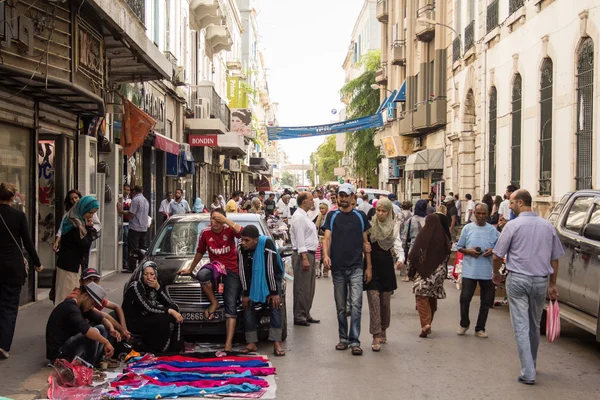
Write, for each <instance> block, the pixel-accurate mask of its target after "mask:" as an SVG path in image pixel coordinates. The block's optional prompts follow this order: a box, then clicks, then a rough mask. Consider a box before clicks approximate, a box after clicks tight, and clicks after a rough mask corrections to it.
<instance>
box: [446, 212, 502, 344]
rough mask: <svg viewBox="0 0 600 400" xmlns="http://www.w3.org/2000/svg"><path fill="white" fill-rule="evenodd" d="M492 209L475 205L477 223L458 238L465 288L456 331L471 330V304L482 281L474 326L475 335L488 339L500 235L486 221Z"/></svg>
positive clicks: (459, 333)
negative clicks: (486, 327) (494, 263)
mask: <svg viewBox="0 0 600 400" xmlns="http://www.w3.org/2000/svg"><path fill="white" fill-rule="evenodd" d="M488 214H489V210H488V206H487V205H486V204H484V203H478V204H477V205H476V206H475V223H474V224H467V225H465V227H464V228H463V230H462V232H461V234H460V239H459V240H458V245H457V248H458V251H460V252H461V253H462V254H464V258H463V261H462V289H461V291H460V327H459V328H458V330H457V331H456V333H457V334H458V335H460V336H463V335H464V334H465V333H467V331H468V330H469V325H470V324H471V321H470V320H469V307H470V305H471V300H472V299H473V294H474V293H475V289H476V288H477V284H479V289H480V293H481V303H480V306H479V316H478V317H477V324H476V325H475V336H477V337H480V338H487V337H488V335H487V333H485V323H486V321H487V317H488V311H489V310H490V308H491V307H492V306H493V305H494V298H495V287H494V282H492V273H493V265H492V262H493V257H492V256H493V250H494V246H495V245H496V242H497V241H498V237H499V236H500V234H499V233H498V231H497V230H496V228H494V227H493V226H492V225H490V224H488V223H486V222H485V221H486V219H487V217H488Z"/></svg>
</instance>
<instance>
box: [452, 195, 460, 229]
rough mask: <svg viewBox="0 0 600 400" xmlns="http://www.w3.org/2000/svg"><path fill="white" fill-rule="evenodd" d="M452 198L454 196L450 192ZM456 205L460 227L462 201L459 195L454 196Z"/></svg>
mask: <svg viewBox="0 0 600 400" xmlns="http://www.w3.org/2000/svg"><path fill="white" fill-rule="evenodd" d="M450 196H452V192H450ZM454 205H455V206H456V216H457V217H458V218H456V221H457V222H458V225H460V221H462V218H461V217H462V201H460V196H459V195H458V193H457V194H455V195H454Z"/></svg>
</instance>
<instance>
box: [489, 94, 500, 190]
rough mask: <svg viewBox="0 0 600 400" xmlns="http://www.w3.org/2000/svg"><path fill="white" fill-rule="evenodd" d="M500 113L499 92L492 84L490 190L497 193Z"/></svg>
mask: <svg viewBox="0 0 600 400" xmlns="http://www.w3.org/2000/svg"><path fill="white" fill-rule="evenodd" d="M497 115H498V93H497V92H496V88H495V87H493V86H492V89H491V90H490V130H489V132H490V135H489V139H490V140H489V148H488V156H489V157H488V191H489V193H491V194H492V195H495V194H496V132H497V131H496V125H497V123H496V122H497V120H496V117H497Z"/></svg>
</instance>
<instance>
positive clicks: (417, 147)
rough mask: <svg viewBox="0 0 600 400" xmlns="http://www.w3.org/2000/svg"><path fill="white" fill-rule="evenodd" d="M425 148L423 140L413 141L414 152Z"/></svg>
mask: <svg viewBox="0 0 600 400" xmlns="http://www.w3.org/2000/svg"><path fill="white" fill-rule="evenodd" d="M422 147H423V139H422V138H416V139H413V150H420V149H421V148H422Z"/></svg>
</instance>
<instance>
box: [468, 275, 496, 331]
mask: <svg viewBox="0 0 600 400" xmlns="http://www.w3.org/2000/svg"><path fill="white" fill-rule="evenodd" d="M477 283H479V291H480V298H481V303H480V306H479V316H478V317H477V325H475V332H479V331H484V332H485V323H486V322H487V317H488V312H489V310H490V308H492V306H493V305H494V298H495V293H496V288H495V286H494V282H492V280H491V279H469V278H462V289H461V291H460V326H461V327H463V328H468V327H469V325H470V324H471V321H470V320H469V308H470V306H471V300H472V299H473V295H474V294H475V289H476V288H477Z"/></svg>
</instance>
